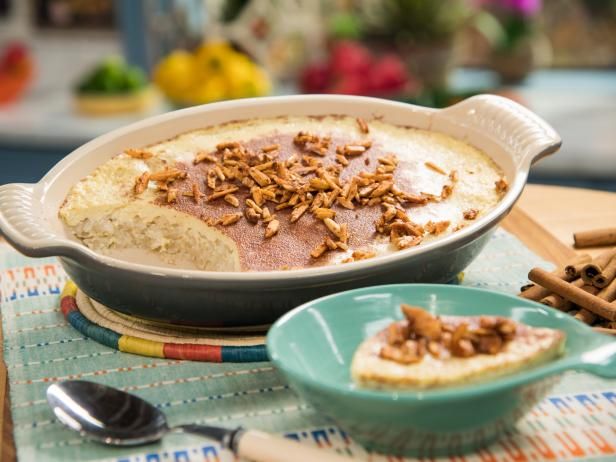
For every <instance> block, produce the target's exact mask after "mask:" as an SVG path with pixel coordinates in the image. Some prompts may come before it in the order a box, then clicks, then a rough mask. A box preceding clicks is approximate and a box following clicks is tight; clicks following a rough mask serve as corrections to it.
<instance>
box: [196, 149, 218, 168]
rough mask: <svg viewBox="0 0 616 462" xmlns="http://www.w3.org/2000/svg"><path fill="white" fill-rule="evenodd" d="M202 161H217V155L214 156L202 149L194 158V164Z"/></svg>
mask: <svg viewBox="0 0 616 462" xmlns="http://www.w3.org/2000/svg"><path fill="white" fill-rule="evenodd" d="M200 162H212V163H213V162H216V157H214V156H213V155H211V154H209V153H207V152H205V151H201V152H200V153H198V154H197V155H196V156H195V158H194V159H193V164H195V165H197V164H198V163H200Z"/></svg>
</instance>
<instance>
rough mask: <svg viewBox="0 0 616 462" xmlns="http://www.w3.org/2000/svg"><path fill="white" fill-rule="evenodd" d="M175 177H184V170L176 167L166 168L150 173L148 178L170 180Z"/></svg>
mask: <svg viewBox="0 0 616 462" xmlns="http://www.w3.org/2000/svg"><path fill="white" fill-rule="evenodd" d="M177 178H186V172H183V171H181V170H179V169H177V168H168V169H165V170H161V171H159V172H154V173H152V174H151V175H150V180H152V181H172V180H175V179H177Z"/></svg>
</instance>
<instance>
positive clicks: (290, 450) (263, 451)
mask: <svg viewBox="0 0 616 462" xmlns="http://www.w3.org/2000/svg"><path fill="white" fill-rule="evenodd" d="M234 443H235V444H234V446H235V448H236V452H237V455H238V456H240V457H245V458H247V459H250V460H253V461H255V462H289V461H291V460H292V461H293V462H316V461H318V462H349V461H351V460H353V459H351V458H349V457H344V456H341V455H338V454H333V453H331V452H328V451H323V450H321V449H317V448H311V447H309V446H305V445H302V444H299V443H296V442H294V441H292V440H290V439H288V438H283V437H279V436H274V435H270V434H267V433H263V432H260V431H256V430H243V431H241V433H239V434H238V435H237V440H236V441H235V442H234Z"/></svg>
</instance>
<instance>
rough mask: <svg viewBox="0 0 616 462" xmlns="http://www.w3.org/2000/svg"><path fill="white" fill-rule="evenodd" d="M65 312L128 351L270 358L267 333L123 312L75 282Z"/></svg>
mask: <svg viewBox="0 0 616 462" xmlns="http://www.w3.org/2000/svg"><path fill="white" fill-rule="evenodd" d="M60 310H61V311H62V314H63V315H64V318H65V319H66V321H67V322H68V323H69V324H70V325H71V326H73V327H74V328H75V329H76V330H77V331H78V332H80V333H81V334H83V335H84V336H85V337H87V338H89V339H92V340H94V341H95V342H98V343H100V344H102V345H105V346H107V347H109V348H114V349H116V350H119V351H122V352H125V353H133V354H137V355H141V356H149V357H153V358H168V359H185V360H190V361H208V362H215V363H222V362H225V363H226V362H232V363H249V362H258V361H267V352H266V350H265V337H264V335H263V333H261V334H254V333H253V334H252V335H251V334H249V333H247V332H244V333H237V332H231V331H227V333H224V332H221V331H220V330H218V331H211V330H206V329H194V328H192V329H190V328H181V327H180V326H175V327H174V326H165V325H161V324H160V323H150V322H148V321H146V320H143V319H138V318H133V317H129V316H125V315H124V316H123V315H120V314H119V313H115V312H113V311H112V310H110V309H109V308H107V307H105V306H103V305H101V304H100V303H97V302H96V301H94V300H91V299H90V298H88V296H87V295H85V294H84V293H83V292H82V291H80V290H79V289H78V288H77V286H76V285H75V284H74V283H73V282H72V281H67V282H66V284H65V285H64V289H63V290H62V294H61V295H60Z"/></svg>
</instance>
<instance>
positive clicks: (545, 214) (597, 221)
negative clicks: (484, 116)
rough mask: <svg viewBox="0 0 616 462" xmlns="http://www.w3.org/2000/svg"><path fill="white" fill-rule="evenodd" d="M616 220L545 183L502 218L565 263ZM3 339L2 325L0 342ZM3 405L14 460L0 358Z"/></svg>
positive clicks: (0, 414) (607, 202) (596, 203)
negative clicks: (585, 235) (593, 232)
mask: <svg viewBox="0 0 616 462" xmlns="http://www.w3.org/2000/svg"><path fill="white" fill-rule="evenodd" d="M615 224H616V193H608V192H602V191H592V190H588V189H576V188H562V187H557V186H543V185H529V186H527V187H526V189H525V190H524V193H523V194H522V196H521V197H520V200H519V201H518V203H517V205H516V206H515V207H514V209H513V210H512V211H511V213H510V214H509V216H508V217H507V218H506V219H505V220H504V221H503V227H504V228H505V229H507V230H508V231H509V232H511V233H513V234H515V235H516V236H517V237H518V238H519V239H520V240H522V241H523V242H524V244H526V246H528V247H529V248H530V249H532V250H533V251H534V252H535V253H537V254H538V255H541V256H542V257H543V258H545V259H546V260H550V261H553V262H554V263H563V262H565V261H566V260H567V259H568V258H570V257H571V256H572V255H574V254H575V253H576V252H582V251H581V250H576V249H574V248H573V237H572V235H573V232H575V231H583V230H587V229H594V228H601V227H607V226H614V225H615ZM583 252H587V253H590V254H591V255H596V254H597V253H599V252H601V249H600V248H597V249H584V250H583ZM529 269H530V268H529ZM1 340H2V332H1V329H0V346H1V345H2V342H1ZM0 406H2V409H0V425H2V432H0V448H1V452H0V455H1V460H2V461H13V460H15V445H14V442H13V434H12V421H11V414H10V408H9V399H8V382H7V375H6V367H5V365H4V361H1V362H0Z"/></svg>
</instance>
